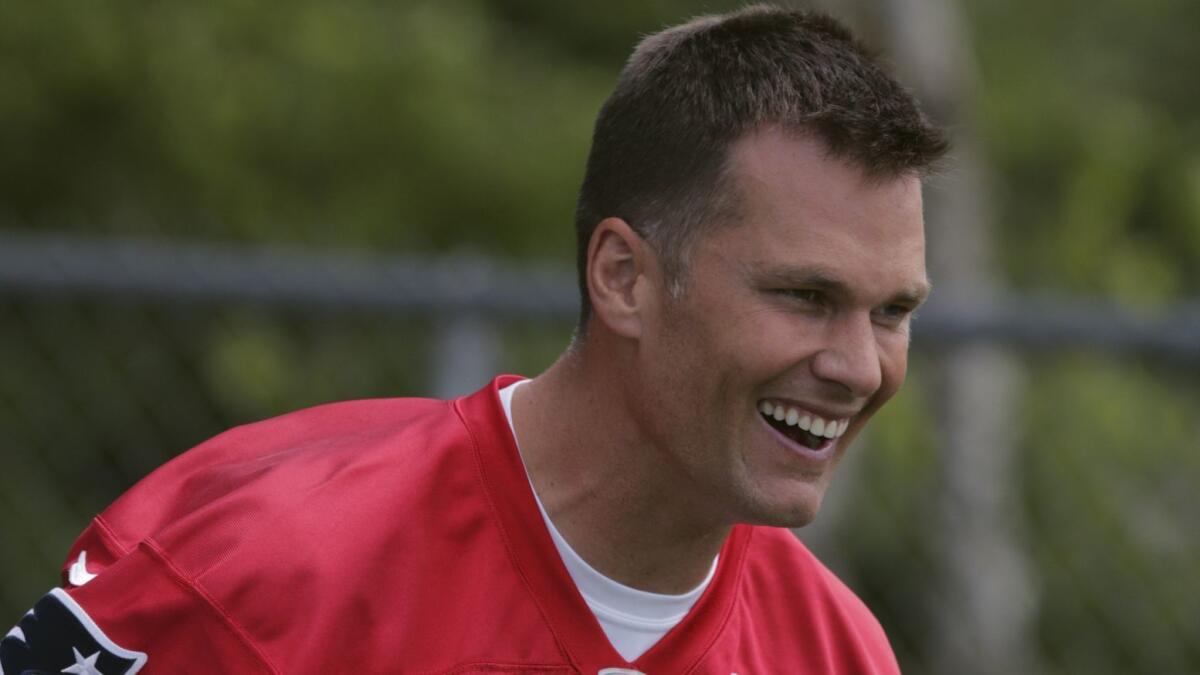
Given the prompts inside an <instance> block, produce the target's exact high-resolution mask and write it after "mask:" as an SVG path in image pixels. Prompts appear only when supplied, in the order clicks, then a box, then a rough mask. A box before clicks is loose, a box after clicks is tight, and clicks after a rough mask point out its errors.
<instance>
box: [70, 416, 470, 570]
mask: <svg viewBox="0 0 1200 675" xmlns="http://www.w3.org/2000/svg"><path fill="white" fill-rule="evenodd" d="M456 408H457V406H456V405H455V402H454V401H442V400H434V399H415V398H393V399H367V400H357V401H344V402H338V403H329V404H324V405H319V406H315V407H312V408H306V409H303V410H298V411H295V412H290V413H287V414H285V415H281V416H278V417H274V418H271V419H267V420H263V421H260V422H254V423H251V424H246V425H242V426H239V427H235V428H233V429H230V430H228V431H226V432H224V433H221V434H219V435H217V436H215V437H213V438H211V439H209V440H207V441H205V442H203V443H201V444H200V445H198V446H196V447H194V448H192V449H191V450H188V451H187V452H184V453H182V454H181V455H179V456H177V457H175V458H174V459H172V460H171V461H169V462H167V463H166V464H164V465H163V466H161V467H159V468H158V469H156V470H155V471H153V472H152V473H151V474H149V475H148V476H146V477H145V478H143V479H142V480H141V481H139V482H138V483H137V484H136V485H135V486H134V487H132V488H131V489H130V490H128V491H127V492H126V493H125V494H123V495H122V496H121V497H119V498H118V499H117V500H116V501H114V502H113V503H112V504H111V505H110V506H109V507H108V508H106V509H105V510H104V511H103V512H102V513H101V514H100V515H98V516H97V517H96V518H95V520H94V521H93V523H92V524H91V526H89V528H88V529H87V530H86V531H85V532H84V534H83V535H82V536H81V537H80V538H79V540H78V541H77V542H76V545H75V546H74V547H73V549H72V551H71V554H70V557H69V558H68V560H67V565H68V567H69V566H70V565H71V564H72V562H73V561H75V560H77V556H78V555H79V554H80V553H81V552H82V551H84V550H87V552H88V553H87V555H88V559H89V561H90V562H91V566H92V567H100V568H102V567H104V566H105V565H106V564H107V563H110V562H113V561H115V560H116V559H117V558H120V557H121V556H123V555H125V554H126V553H128V552H129V551H131V550H133V549H134V548H136V547H137V546H138V545H139V544H141V543H142V542H153V543H154V545H155V546H157V547H160V548H161V549H162V550H163V551H165V552H166V553H167V554H168V555H170V557H171V558H172V560H173V562H175V563H176V564H178V565H179V566H180V567H181V568H182V569H183V570H185V571H186V572H188V573H194V574H201V573H203V572H205V571H206V570H211V569H214V568H216V567H217V566H220V565H232V564H249V565H255V564H259V563H265V562H266V560H257V557H263V558H270V559H271V561H272V562H273V563H274V564H276V565H277V564H278V563H279V562H280V561H281V559H282V558H283V557H284V554H282V552H285V551H286V552H287V553H286V556H288V557H291V558H294V559H307V558H313V557H317V556H321V557H325V558H328V557H332V556H334V552H336V551H340V550H345V549H344V547H340V546H339V543H340V542H349V541H354V540H355V539H358V540H363V539H370V538H376V539H377V538H379V537H381V536H384V535H389V536H390V535H391V534H392V532H394V531H403V528H400V527H395V526H398V525H400V524H402V519H406V518H407V519H412V518H429V517H430V513H429V512H430V511H431V510H433V511H434V513H435V514H436V508H437V506H438V504H437V500H438V498H439V495H440V494H442V490H444V489H452V488H453V487H454V486H459V488H460V489H464V490H465V489H469V488H470V487H473V486H474V485H475V484H476V483H477V479H476V477H475V474H474V466H475V464H474V462H473V461H472V460H471V459H470V458H469V457H467V456H464V455H467V454H469V453H470V452H471V448H472V440H471V436H470V434H469V433H468V431H467V430H466V428H465V425H464V423H463V420H462V418H461V416H460V412H459V411H458V410H457V409H456ZM385 522H386V523H391V524H392V525H393V526H394V527H393V528H392V530H387V531H385V530H384V529H383V527H382V524H383V523H385ZM234 561H237V562H236V563H235V562H234ZM65 571H68V572H69V569H67V570H65Z"/></svg>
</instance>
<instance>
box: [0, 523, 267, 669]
mask: <svg viewBox="0 0 1200 675" xmlns="http://www.w3.org/2000/svg"><path fill="white" fill-rule="evenodd" d="M103 530H104V527H103V523H102V522H101V523H99V524H97V523H96V522H93V523H92V525H91V526H90V527H89V528H88V530H86V531H85V532H84V535H83V536H81V537H80V540H79V542H77V543H76V546H75V547H73V549H72V553H74V554H75V555H76V557H75V558H74V560H73V561H72V560H70V559H69V560H68V564H67V566H66V568H65V570H64V577H65V579H66V581H67V584H66V587H65V588H56V589H53V590H51V591H50V592H49V593H47V594H46V595H45V596H43V597H42V598H41V599H40V600H39V601H38V602H37V603H36V604H35V605H34V607H33V608H32V609H31V610H30V611H29V612H28V613H26V614H25V616H24V617H22V618H21V620H20V622H19V623H18V624H17V625H16V626H15V627H14V628H13V629H12V630H11V631H9V633H8V634H7V635H6V636H5V637H4V639H3V641H0V673H3V674H7V673H22V672H26V671H31V672H53V673H58V672H63V673H84V674H87V675H95V674H96V673H104V674H105V675H112V674H119V675H132V674H133V673H140V674H142V675H154V674H156V673H209V672H225V673H247V674H259V673H275V672H277V671H276V670H275V669H274V668H273V667H271V665H270V664H269V663H268V661H267V660H266V658H265V657H264V655H263V654H262V653H261V652H260V651H259V650H258V649H257V648H256V647H255V646H254V645H253V643H252V642H251V641H250V640H249V639H248V638H247V636H246V635H245V634H244V633H243V632H242V631H241V630H240V629H239V627H238V626H237V625H236V623H235V622H234V621H232V620H231V619H230V618H229V617H228V616H227V615H226V614H225V612H224V611H223V610H222V609H221V608H220V607H219V606H218V605H217V604H216V603H215V602H214V601H213V600H212V598H210V597H208V596H207V595H206V594H205V593H204V591H203V589H201V588H199V587H197V586H196V585H195V584H193V583H191V582H190V581H189V580H188V579H187V578H186V577H184V575H182V574H181V573H180V572H179V571H178V570H177V569H175V568H174V566H173V565H172V564H171V562H170V559H169V558H168V557H167V556H166V555H165V554H164V553H163V552H162V551H161V550H160V549H158V548H157V547H156V546H155V545H154V543H153V542H152V541H146V542H142V543H141V544H139V545H138V546H137V547H136V548H134V549H132V550H130V551H128V552H124V553H123V552H121V551H119V550H117V545H116V542H115V541H111V540H106V536H105V534H104V532H103ZM76 551H78V552H76ZM80 555H82V557H80Z"/></svg>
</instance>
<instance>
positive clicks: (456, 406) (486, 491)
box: [450, 399, 582, 672]
mask: <svg viewBox="0 0 1200 675" xmlns="http://www.w3.org/2000/svg"><path fill="white" fill-rule="evenodd" d="M461 400H462V399H458V400H456V401H454V402H453V403H451V404H450V408H451V409H452V410H453V411H454V414H455V415H456V416H457V417H458V419H459V422H461V423H462V425H463V428H464V429H466V431H467V437H468V438H469V439H470V440H471V449H472V451H473V455H474V457H475V469H476V473H477V474H478V476H479V482H480V484H481V488H482V489H483V497H484V499H486V500H487V504H488V508H489V509H490V510H491V512H492V519H493V521H494V522H495V523H496V529H497V530H499V532H500V539H501V541H503V542H504V549H505V551H507V552H508V559H509V562H510V563H512V566H513V568H514V569H515V570H516V572H517V576H518V577H519V578H520V579H521V584H522V585H524V586H525V591H526V592H527V593H528V594H529V597H530V599H531V600H532V601H533V604H534V606H535V607H537V609H538V613H539V614H541V615H542V621H544V622H545V624H546V628H547V629H548V630H549V631H550V634H551V635H553V636H554V643H555V644H557V645H558V649H559V651H560V652H562V654H563V656H564V657H566V659H567V662H568V663H570V664H571V667H572V668H574V669H575V670H576V671H581V670H582V669H581V668H580V666H579V664H578V663H576V662H575V657H574V655H572V654H571V652H570V650H568V649H567V646H566V644H565V643H564V642H563V640H562V637H561V636H560V635H559V634H558V631H557V630H556V629H555V627H554V622H552V621H551V620H550V616H549V615H548V614H547V613H546V608H545V607H543V606H542V603H541V600H539V599H538V597H537V593H535V592H534V590H533V586H532V585H531V584H530V583H529V578H528V576H527V575H526V574H525V570H524V568H522V567H521V563H520V561H519V560H518V559H517V555H516V551H515V550H514V549H513V546H512V542H511V541H509V538H508V533H507V532H506V531H505V529H504V522H503V521H502V520H501V519H500V513H499V511H498V509H497V507H496V503H495V500H494V499H492V491H491V488H492V484H491V482H490V481H489V480H488V478H487V473H486V472H485V471H484V470H483V457H482V455H481V453H480V450H479V441H478V439H476V438H475V432H474V430H472V429H471V425H470V423H468V422H467V419H466V417H465V416H464V415H463V412H462V409H461V408H460V403H461ZM450 672H454V671H450Z"/></svg>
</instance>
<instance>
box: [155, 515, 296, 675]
mask: <svg viewBox="0 0 1200 675" xmlns="http://www.w3.org/2000/svg"><path fill="white" fill-rule="evenodd" d="M142 545H143V546H145V547H146V550H147V551H148V552H149V553H150V554H151V556H152V557H154V558H156V559H157V560H158V561H159V562H160V563H161V564H162V565H163V567H165V568H166V570H167V572H168V574H169V575H170V576H171V577H172V578H173V579H174V581H175V582H176V583H178V584H179V585H181V586H183V588H184V589H185V590H187V591H190V592H191V593H193V594H194V595H196V596H198V597H199V598H200V600H201V601H202V602H203V604H205V605H207V606H208V607H209V608H210V609H211V610H212V611H213V612H214V613H216V615H217V617H218V619H219V620H220V621H221V622H222V623H223V624H225V627H226V628H228V629H229V631H230V632H231V633H233V634H234V636H235V637H236V638H237V639H238V641H239V642H241V643H242V646H243V647H245V648H246V649H247V650H249V651H250V653H251V654H253V655H254V656H255V657H256V658H257V659H258V660H259V661H260V662H261V663H262V665H264V666H266V668H267V670H269V671H270V672H271V673H274V674H275V675H279V673H280V670H279V669H278V668H276V667H275V664H274V663H272V662H271V659H269V658H268V657H267V655H266V654H265V653H263V651H262V649H261V648H259V646H258V645H256V644H255V643H254V640H253V639H252V638H251V637H250V636H249V635H248V634H247V633H246V631H245V630H244V629H243V628H242V627H241V625H239V624H238V622H237V621H235V620H234V618H233V617H232V616H231V615H230V614H229V612H228V611H226V610H225V608H224V607H222V606H221V604H220V603H219V602H217V600H216V598H214V597H212V595H210V594H209V593H208V592H207V591H206V590H204V588H202V587H201V586H200V584H199V582H197V581H195V580H194V579H192V578H190V577H189V576H188V575H187V574H185V573H184V572H183V570H181V569H179V567H178V566H176V565H175V563H174V562H173V561H172V560H171V557H170V556H169V555H168V554H167V552H166V550H165V549H163V548H162V546H161V545H160V544H159V543H158V542H157V541H155V540H154V539H153V538H147V539H146V540H144V541H143V542H142Z"/></svg>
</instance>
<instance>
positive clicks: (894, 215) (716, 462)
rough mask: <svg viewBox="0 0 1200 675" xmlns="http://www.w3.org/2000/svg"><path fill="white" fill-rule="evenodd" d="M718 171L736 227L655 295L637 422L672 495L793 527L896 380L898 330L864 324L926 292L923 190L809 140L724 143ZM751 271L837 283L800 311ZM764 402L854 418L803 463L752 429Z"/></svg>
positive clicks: (742, 518)
mask: <svg viewBox="0 0 1200 675" xmlns="http://www.w3.org/2000/svg"><path fill="white" fill-rule="evenodd" d="M730 171H731V172H733V173H732V176H731V181H732V182H733V183H734V184H735V185H736V189H738V190H739V199H738V205H739V211H740V218H739V222H737V223H733V224H728V225H724V226H718V227H717V228H716V229H714V230H712V231H711V232H706V233H704V234H702V235H700V237H699V239H698V240H697V241H696V242H695V243H694V244H693V247H692V250H691V254H690V256H689V259H690V260H689V265H688V266H687V268H686V270H685V272H684V273H685V274H686V275H687V277H686V279H685V283H684V284H683V286H682V288H683V292H682V294H679V295H678V296H675V295H673V294H671V293H670V292H669V291H668V289H666V288H665V287H664V288H663V289H662V292H661V293H660V294H659V296H658V297H659V298H660V304H659V306H658V307H657V312H656V313H655V314H654V315H653V316H651V317H650V320H649V322H648V331H647V336H646V340H645V341H644V344H642V345H640V347H639V360H640V369H639V373H640V374H639V381H638V384H637V387H636V388H637V389H638V390H639V392H640V397H641V399H640V402H639V404H638V408H639V410H638V411H637V412H638V414H639V415H640V416H641V418H642V420H643V424H644V426H645V430H646V432H647V435H648V436H649V438H650V439H651V440H652V443H653V445H654V446H655V447H656V448H657V450H658V451H659V452H660V453H661V455H662V457H663V459H664V465H666V466H670V467H671V468H672V469H673V470H674V471H676V472H677V477H676V478H675V481H674V487H675V488H677V489H678V490H679V491H681V492H687V493H689V494H687V495H686V498H687V499H688V500H690V501H692V502H694V503H697V504H703V505H704V506H703V508H705V509H707V510H708V512H709V517H717V518H720V517H723V518H726V519H728V520H730V521H734V522H754V523H760V524H770V525H780V526H788V527H799V526H802V525H805V524H807V523H808V522H811V520H812V519H813V518H814V517H815V516H816V513H817V510H818V509H819V507H820V503H821V500H822V498H823V496H824V493H825V490H826V488H827V487H828V484H829V482H830V479H831V478H832V475H833V471H834V468H835V467H836V465H837V462H838V460H839V459H840V457H841V456H842V454H843V453H844V452H845V449H846V446H847V445H848V444H849V441H850V439H852V438H853V437H854V435H855V434H857V433H858V431H860V430H861V428H862V425H863V424H864V423H865V422H866V420H867V418H869V417H870V415H871V414H873V413H874V411H875V410H877V409H878V408H879V407H880V406H881V405H882V404H883V403H884V402H886V400H887V399H888V398H890V397H891V395H892V394H894V393H895V391H896V389H897V388H898V387H899V385H900V382H901V381H902V380H903V378H904V370H905V368H906V363H907V361H906V352H907V334H906V332H905V334H903V335H901V334H900V332H899V330H898V329H897V327H892V326H886V325H881V321H880V320H879V319H878V318H877V317H878V312H879V311H880V308H881V307H884V308H890V307H891V306H892V305H889V304H887V303H890V302H892V300H893V299H894V298H897V297H901V296H903V295H904V294H905V293H906V292H908V290H907V289H910V288H912V287H914V286H917V287H919V286H920V285H921V284H923V283H924V248H923V245H924V238H923V231H922V222H921V203H920V184H919V181H918V180H917V179H916V178H915V177H902V178H898V179H895V180H892V181H882V182H881V181H876V180H868V179H867V178H866V177H865V176H864V174H863V173H862V171H861V170H859V169H858V168H857V167H854V166H851V165H847V164H845V163H844V162H841V161H839V160H836V159H833V158H830V157H829V156H828V153H827V152H826V150H825V148H824V147H823V146H822V145H821V144H820V143H818V142H817V141H814V140H811V139H804V138H796V137H794V136H790V135H787V134H784V133H783V132H780V131H777V130H770V129H768V130H764V131H760V132H758V133H756V134H752V135H750V136H747V137H746V138H744V139H742V140H741V141H739V142H738V143H736V144H734V146H733V148H732V149H731V162H730ZM764 267H773V268H778V269H783V270H792V271H804V270H813V269H819V270H822V271H823V272H824V273H826V274H827V276H829V277H831V278H833V279H835V280H836V281H837V283H838V284H840V286H839V287H838V289H837V290H836V292H835V293H833V292H831V294H830V295H829V296H828V297H827V298H825V299H823V300H822V301H821V302H827V303H828V304H827V305H826V306H822V307H816V306H809V305H807V304H805V303H804V302H802V301H799V300H798V299H797V298H795V297H791V296H788V295H787V294H788V293H789V292H791V291H807V290H810V289H805V288H794V289H793V288H789V287H788V284H787V283H783V284H782V285H781V286H779V287H774V285H775V284H776V282H769V281H764V277H763V276H762V275H761V274H758V272H760V271H761V269H762V268H764ZM789 283H790V282H789ZM815 290H817V291H821V292H824V291H826V290H827V289H815ZM905 302H907V300H906V301H905ZM918 302H919V301H918ZM889 311H890V310H889ZM906 329H907V324H904V330H905V331H906ZM866 332H869V333H870V335H869V338H868V336H867V334H866ZM839 340H841V341H842V342H841V343H839ZM847 340H850V341H854V342H855V344H856V349H855V350H854V351H853V352H851V351H850V350H849V349H848V348H846V347H845V344H846V343H847ZM867 341H869V342H870V344H866V342H867ZM860 343H861V344H860ZM839 361H846V363H841V362H839ZM851 361H852V363H851ZM872 368H874V369H878V370H879V376H878V381H877V384H874V385H872V384H871V378H870V377H868V374H869V373H870V370H871V369H872ZM771 396H775V397H780V398H787V399H790V400H796V401H799V402H800V403H811V404H812V405H814V406H815V405H821V406H827V407H829V408H831V409H832V408H836V409H839V410H842V409H847V408H849V407H854V408H855V409H856V410H859V411H861V412H860V414H857V415H855V418H854V419H853V422H852V425H851V429H850V431H848V432H847V435H846V436H845V437H844V440H842V441H840V442H839V443H838V444H837V446H836V451H835V452H834V453H833V456H832V457H831V458H830V460H829V461H828V462H825V463H815V464H814V463H813V462H806V461H798V459H797V458H796V457H795V456H794V455H790V454H789V450H787V449H786V448H784V447H781V446H780V445H779V443H778V442H777V441H776V440H774V439H773V437H772V436H771V435H770V434H769V432H767V431H765V430H764V427H763V424H764V423H763V420H762V419H761V417H760V415H759V413H758V408H757V406H758V403H759V402H760V401H761V400H763V399H764V398H767V397H771ZM668 496H669V495H668V494H664V497H668Z"/></svg>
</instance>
